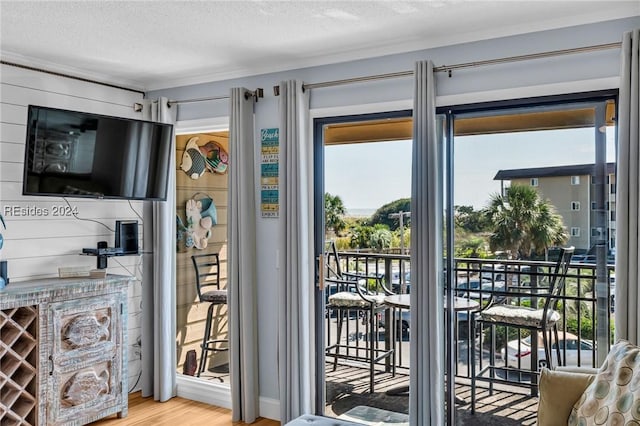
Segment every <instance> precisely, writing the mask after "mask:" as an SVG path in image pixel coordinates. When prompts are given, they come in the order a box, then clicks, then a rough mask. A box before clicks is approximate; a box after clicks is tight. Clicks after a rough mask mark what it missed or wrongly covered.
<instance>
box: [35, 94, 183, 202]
mask: <svg viewBox="0 0 640 426" xmlns="http://www.w3.org/2000/svg"><path fill="white" fill-rule="evenodd" d="M172 136H173V126H172V125H171V124H165V123H155V122H151V121H143V120H133V119H126V118H119V117H110V116H105V115H98V114H91V113H86V112H78V111H67V110H62V109H56V108H48V107H41V106H34V105H29V112H28V121H27V142H26V148H25V161H24V179H23V185H22V193H23V194H24V195H55V196H62V197H93V198H121V199H134V200H166V198H167V185H168V177H169V168H170V167H173V165H172V164H171V159H172V158H173V155H172V152H171V138H172Z"/></svg>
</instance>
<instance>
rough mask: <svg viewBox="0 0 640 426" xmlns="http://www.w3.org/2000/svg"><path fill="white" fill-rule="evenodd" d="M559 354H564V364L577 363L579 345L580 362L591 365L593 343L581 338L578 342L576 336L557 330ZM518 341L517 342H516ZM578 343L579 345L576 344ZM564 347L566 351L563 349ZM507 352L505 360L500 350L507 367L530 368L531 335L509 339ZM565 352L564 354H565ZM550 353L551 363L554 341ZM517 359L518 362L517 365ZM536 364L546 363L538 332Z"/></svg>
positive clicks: (503, 351) (553, 353)
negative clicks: (518, 338)
mask: <svg viewBox="0 0 640 426" xmlns="http://www.w3.org/2000/svg"><path fill="white" fill-rule="evenodd" d="M558 338H559V342H558V343H559V344H560V355H561V356H563V357H564V356H566V359H564V362H565V365H578V347H580V364H581V365H583V366H588V367H591V365H592V359H593V352H594V345H593V342H592V341H591V340H586V339H582V340H580V341H579V342H578V336H576V335H575V334H571V333H568V332H561V331H560V332H558ZM518 343H519V344H518ZM578 344H579V345H578ZM565 347H566V351H565V350H564V349H565ZM507 348H508V354H507V357H506V360H505V350H504V348H502V349H501V350H500V355H501V357H502V360H503V361H505V364H506V365H507V366H508V367H516V368H521V369H524V370H529V369H531V336H527V337H525V338H524V339H520V340H517V339H516V340H511V341H510V342H508V343H507ZM565 354H566V355H565ZM551 355H552V357H553V365H555V364H556V363H557V360H556V342H554V341H552V342H551ZM518 361H520V364H519V365H518ZM538 365H541V366H542V365H548V363H547V359H546V356H545V353H544V344H543V342H542V334H540V333H538Z"/></svg>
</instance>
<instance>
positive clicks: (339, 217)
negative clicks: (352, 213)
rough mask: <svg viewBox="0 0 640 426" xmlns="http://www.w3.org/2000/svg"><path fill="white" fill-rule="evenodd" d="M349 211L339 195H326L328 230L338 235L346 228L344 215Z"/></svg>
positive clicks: (325, 210)
mask: <svg viewBox="0 0 640 426" xmlns="http://www.w3.org/2000/svg"><path fill="white" fill-rule="evenodd" d="M346 213H347V210H346V209H345V207H344V203H343V202H342V198H340V196H339V195H331V194H329V193H328V192H327V193H325V194H324V216H325V224H326V228H327V229H331V230H333V232H334V233H335V234H336V235H337V234H338V232H340V231H341V230H342V229H344V227H345V222H344V215H345V214H346Z"/></svg>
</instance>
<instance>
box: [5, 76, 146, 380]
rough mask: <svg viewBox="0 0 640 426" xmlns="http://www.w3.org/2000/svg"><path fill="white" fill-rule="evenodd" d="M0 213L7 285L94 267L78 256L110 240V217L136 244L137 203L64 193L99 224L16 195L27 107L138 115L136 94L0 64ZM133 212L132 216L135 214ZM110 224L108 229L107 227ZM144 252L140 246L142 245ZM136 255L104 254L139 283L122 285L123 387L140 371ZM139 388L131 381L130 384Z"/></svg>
mask: <svg viewBox="0 0 640 426" xmlns="http://www.w3.org/2000/svg"><path fill="white" fill-rule="evenodd" d="M0 66H1V68H0V82H1V85H0V108H1V109H0V213H2V215H3V216H4V219H5V222H6V224H7V229H6V230H4V229H2V230H1V232H2V235H3V236H4V240H5V241H4V248H3V249H2V251H1V252H0V259H2V260H7V261H8V273H9V279H10V284H9V285H12V286H13V285H20V281H25V280H29V279H34V278H41V277H54V276H57V274H58V267H60V266H87V267H91V268H95V267H96V258H95V257H93V256H81V255H79V253H81V252H82V248H83V247H96V244H97V243H98V241H107V242H108V245H109V246H110V247H113V245H114V232H113V229H114V226H115V221H116V220H128V219H133V220H138V221H139V223H140V225H142V226H141V227H140V228H139V230H140V245H142V235H143V233H144V226H143V225H144V224H143V223H142V219H140V218H139V217H138V216H137V214H139V215H142V208H143V202H142V201H132V202H131V203H129V202H128V201H114V200H94V199H86V198H67V200H68V201H69V203H70V204H71V206H72V207H76V208H77V212H78V217H80V218H86V219H93V220H95V221H97V222H100V223H102V224H104V225H106V227H105V226H103V225H101V224H99V223H96V222H90V221H82V220H78V219H76V218H74V217H73V216H59V215H58V216H54V215H53V210H54V207H56V206H60V207H61V206H66V203H65V201H64V200H63V199H62V198H61V197H33V196H23V195H22V177H23V163H24V150H25V140H26V123H27V106H28V105H40V106H46V107H54V108H62V109H69V110H75V111H86V112H91V113H98V114H105V115H113V116H119V117H127V118H138V119H139V118H141V115H140V113H136V112H134V111H133V104H134V102H138V101H140V100H141V99H142V95H141V94H140V93H135V92H131V91H127V90H121V89H114V88H110V87H107V86H103V85H98V84H93V83H87V82H82V81H78V80H73V79H69V78H65V77H58V76H53V75H50V74H46V73H41V72H37V71H29V70H24V69H21V68H17V67H12V66H7V65H0ZM14 207H18V208H26V209H28V208H40V209H47V210H48V212H49V214H47V215H42V214H40V215H38V214H31V215H25V216H19V215H14V214H12V212H15V210H14ZM136 212H137V214H136ZM107 227H108V228H110V229H107ZM143 250H144V248H143ZM141 262H142V258H141V257H139V256H122V257H118V258H110V259H109V264H108V269H107V271H108V272H109V273H114V274H125V275H134V276H136V277H137V278H138V279H139V280H140V281H138V283H137V284H135V285H134V286H132V287H131V288H130V289H129V388H130V389H131V388H132V387H133V385H134V384H135V383H136V380H137V379H138V374H139V373H140V367H141V364H140V347H139V344H138V342H139V339H140V324H141V317H140V311H141V308H140V300H141V288H142V287H141V282H142V281H141V280H142V264H141ZM137 388H139V383H138V385H137Z"/></svg>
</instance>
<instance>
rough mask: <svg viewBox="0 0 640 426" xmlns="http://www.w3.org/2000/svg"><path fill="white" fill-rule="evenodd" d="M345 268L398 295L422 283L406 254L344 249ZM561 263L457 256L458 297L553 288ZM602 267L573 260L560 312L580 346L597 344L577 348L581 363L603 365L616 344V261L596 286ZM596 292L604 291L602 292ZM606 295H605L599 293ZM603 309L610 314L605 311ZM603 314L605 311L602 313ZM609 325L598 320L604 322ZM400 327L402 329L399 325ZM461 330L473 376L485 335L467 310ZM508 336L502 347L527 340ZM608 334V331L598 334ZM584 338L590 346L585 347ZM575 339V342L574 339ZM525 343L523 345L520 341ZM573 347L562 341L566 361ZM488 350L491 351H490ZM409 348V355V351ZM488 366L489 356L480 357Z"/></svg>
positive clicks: (496, 353)
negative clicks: (475, 350)
mask: <svg viewBox="0 0 640 426" xmlns="http://www.w3.org/2000/svg"><path fill="white" fill-rule="evenodd" d="M339 257H340V260H341V263H342V265H341V266H342V270H343V271H347V272H359V273H365V274H368V275H374V274H375V275H377V276H383V277H384V283H385V285H386V286H387V287H388V288H389V289H392V290H393V291H394V292H396V293H409V292H410V291H411V286H412V285H418V284H417V283H414V282H412V280H411V266H410V256H409V255H400V254H378V253H363V252H353V251H344V252H340V253H339ZM553 267H555V262H545V261H515V260H504V259H476V258H456V259H455V260H454V270H455V277H456V279H455V283H454V287H453V291H454V292H455V294H456V295H457V296H461V297H467V298H470V299H474V300H476V301H487V300H488V299H489V298H490V297H491V296H492V295H493V294H496V293H501V294H502V295H504V292H505V291H509V290H511V289H514V290H516V291H517V289H518V288H519V287H527V288H534V289H535V288H544V287H545V286H548V283H549V276H550V273H551V271H552V270H553ZM596 277H597V275H596V265H594V264H579V263H572V264H571V267H570V269H569V271H568V275H567V277H566V280H565V283H566V284H565V288H564V290H563V292H562V297H561V305H560V306H559V312H560V314H561V320H560V323H559V329H560V330H562V331H564V332H567V333H571V334H574V335H576V336H577V347H578V348H583V347H590V348H592V349H591V351H590V353H589V354H588V355H587V354H586V353H585V352H584V351H580V350H578V351H577V354H576V359H575V361H572V362H573V363H576V364H577V365H581V366H597V365H598V362H597V360H598V359H599V357H598V354H597V352H598V351H601V353H604V354H606V353H607V352H608V349H609V346H610V344H611V343H612V336H613V320H612V313H613V310H614V308H615V304H614V299H613V293H614V290H613V289H614V286H615V278H614V277H615V275H614V265H607V266H606V282H607V283H608V285H604V286H596V281H597V280H596ZM596 291H597V292H598V294H596ZM599 293H605V294H599ZM513 303H525V304H526V303H528V304H530V305H535V304H536V303H537V300H536V299H532V300H523V299H522V298H520V299H514V300H513ZM603 311H606V314H605V315H603ZM598 312H600V315H598ZM409 316H410V312H399V313H397V314H396V318H399V319H402V320H403V321H406V327H408V319H409ZM603 318H606V319H604V321H605V322H606V324H598V321H600V322H602V321H603ZM399 330H400V329H399ZM455 330H456V342H457V343H456V345H455V347H456V351H457V353H456V354H455V356H456V357H457V360H458V362H457V364H456V365H457V371H456V376H457V377H467V378H468V377H470V369H469V368H468V365H469V361H470V359H471V357H470V348H471V345H472V344H476V345H477V344H480V345H482V344H483V343H484V342H483V339H482V338H480V339H479V342H480V343H478V338H479V337H481V336H475V337H476V339H474V338H473V337H474V336H471V335H469V333H468V318H467V314H466V313H464V312H460V313H458V316H457V324H456V325H455ZM506 332H507V337H506V338H504V339H503V340H502V342H501V345H502V348H504V347H505V346H504V345H506V343H507V342H508V341H510V340H521V339H523V338H524V337H525V334H524V332H523V331H520V330H517V329H516V330H512V331H509V330H507V331H506ZM409 333H410V329H408V328H407V329H405V330H404V332H401V331H399V332H398V333H396V334H397V339H398V341H399V344H397V346H396V352H397V354H396V357H395V359H396V366H397V367H398V368H407V369H408V367H409V365H408V352H409V350H408V340H409V339H408V334H409ZM598 333H600V334H604V335H598ZM583 342H585V344H584V345H583ZM595 342H604V343H605V345H601V346H606V347H603V348H598V345H597V344H596V343H595ZM572 343H573V342H572ZM501 345H497V346H496V347H495V348H486V347H485V348H484V350H485V351H484V352H485V355H484V356H485V357H487V356H488V357H496V358H495V359H499V358H501V354H500V350H501V347H500V346H501ZM518 346H520V343H518ZM572 350H573V349H572V347H570V345H568V344H567V345H561V353H562V357H563V359H565V360H567V359H570V358H571V356H572V353H571V351H572ZM487 351H488V352H487ZM403 352H405V355H403ZM478 362H479V363H480V364H482V363H483V362H484V361H483V358H482V357H480V359H479V361H478Z"/></svg>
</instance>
